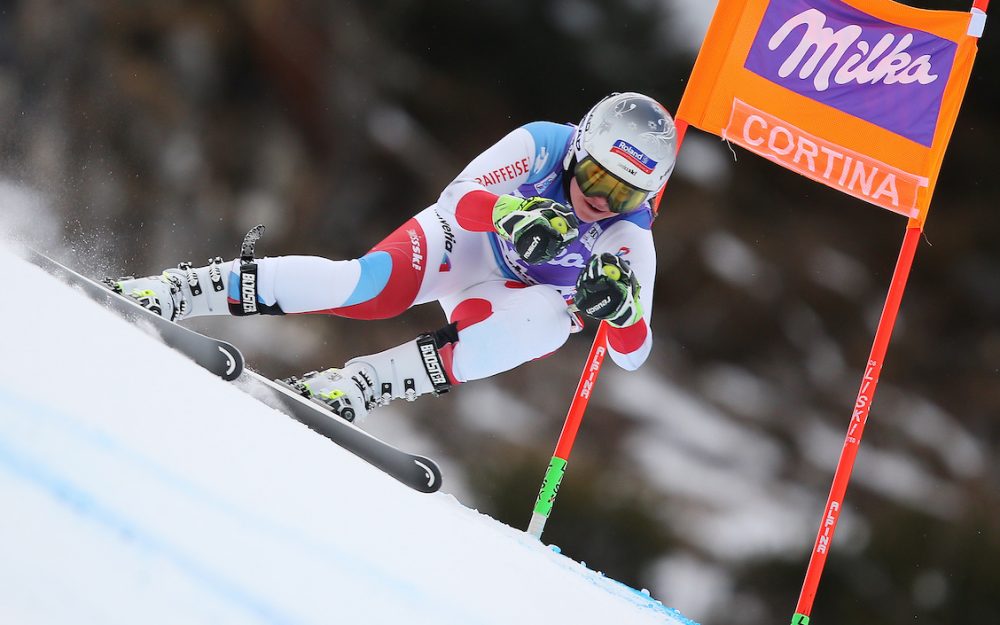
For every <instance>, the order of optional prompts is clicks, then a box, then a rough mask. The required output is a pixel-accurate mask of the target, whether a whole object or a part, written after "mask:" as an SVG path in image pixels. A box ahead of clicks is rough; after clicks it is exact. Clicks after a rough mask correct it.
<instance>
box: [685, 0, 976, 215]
mask: <svg viewBox="0 0 1000 625" xmlns="http://www.w3.org/2000/svg"><path fill="white" fill-rule="evenodd" d="M982 17H984V16H981V15H978V14H976V13H971V14H970V13H962V12H956V11H927V10H922V9H914V8H912V7H908V6H904V5H901V4H897V3H895V2H892V1H891V0H720V2H719V5H718V7H717V8H716V11H715V16H714V17H713V19H712V23H711V26H710V27H709V30H708V34H707V35H706V38H705V42H704V43H703V44H702V49H701V52H700V53H699V55H698V60H697V61H696V63H695V66H694V70H693V72H692V74H691V79H690V81H689V83H688V87H687V89H686V90H685V92H684V97H683V99H682V100H681V104H680V107H679V108H678V111H677V117H678V118H679V119H682V120H684V121H686V122H688V123H689V124H691V125H693V126H696V127H698V128H701V129H702V130H705V131H708V132H711V133H713V134H717V135H719V136H721V137H723V138H725V139H726V140H728V141H731V142H733V143H737V144H739V145H741V146H742V147H744V148H746V149H747V150H750V151H751V152H754V153H756V154H759V155H761V156H763V157H765V158H767V159H769V160H772V161H774V162H776V163H778V164H780V165H782V166H783V167H786V168H788V169H791V170H792V171H795V172H797V173H799V174H802V175H804V176H807V177H809V178H811V179H813V180H815V181H817V182H821V183H823V184H826V185H828V186H830V187H833V188H835V189H838V190H840V191H843V192H844V193H848V194H849V195H852V196H854V197H856V198H859V199H861V200H864V201H866V202H870V203H872V204H875V205H876V206H881V207H882V208H886V209H888V210H891V211H894V212H897V213H899V214H901V215H905V216H907V217H910V218H913V219H917V220H918V221H919V222H920V225H922V224H923V221H924V220H925V219H926V217H927V209H928V206H929V204H930V200H931V195H932V194H933V191H934V186H935V183H936V181H937V175H938V172H939V171H940V168H941V162H942V160H943V159H944V152H945V150H946V148H947V145H948V141H949V139H950V138H951V132H952V129H953V128H954V125H955V119H956V117H957V115H958V110H959V107H960V106H961V103H962V98H963V96H964V95H965V88H966V85H967V84H968V80H969V74H970V73H971V71H972V64H973V61H974V60H975V56H976V42H977V38H978V35H979V34H980V33H981V26H982V20H981V19H980V18H982Z"/></svg>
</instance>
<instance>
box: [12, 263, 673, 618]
mask: <svg viewBox="0 0 1000 625" xmlns="http://www.w3.org/2000/svg"><path fill="white" fill-rule="evenodd" d="M0 262H3V263H4V266H6V267H9V268H10V271H9V272H8V279H9V280H10V281H11V284H10V285H9V286H10V288H12V289H14V290H15V291H16V292H17V293H18V294H19V296H18V300H17V304H16V305H12V303H11V302H10V300H8V301H7V302H5V303H4V304H3V305H2V307H0V354H2V356H0V501H2V502H4V503H3V504H2V507H3V511H2V514H0V622H4V623H18V624H19V625H21V624H24V625H28V624H31V625H36V624H37V625H47V624H55V623H59V624H62V623H67V622H73V623H100V624H102V625H105V624H114V623H123V624H124V623H136V622H142V623H144V624H153V623H185V624H197V623H213V624H215V623H240V624H243V623H282V624H289V625H300V624H301V625H308V624H313V623H317V624H318V623H331V622H336V623H376V624H381V623H387V624H388V623H393V624H395V623H400V622H406V623H409V624H419V623H427V624H431V623H433V624H435V625H450V624H452V623H454V624H456V625H457V624H459V623H461V624H462V625H470V624H471V625H476V624H483V625H492V624H494V623H495V624H500V623H511V622H525V623H536V622H537V623H541V622H548V621H554V620H556V619H558V620H560V621H566V622H573V623H576V624H585V623H607V622H615V623H622V624H626V625H627V624H633V623H634V624H635V625H644V624H646V623H650V624H651V623H658V624H662V623H683V624H685V625H690V624H691V621H688V620H687V619H685V618H683V617H682V616H681V615H680V614H678V613H676V612H675V611H674V610H671V609H670V608H667V607H664V606H663V605H662V604H660V603H659V602H658V601H656V600H654V599H652V598H651V597H649V596H648V595H645V594H643V593H639V592H637V591H635V590H634V589H631V588H628V587H627V586H624V585H622V584H619V583H618V582H615V581H614V580H610V579H607V578H605V577H604V576H603V575H601V574H600V573H597V572H595V571H591V570H588V569H587V568H586V567H585V566H583V565H581V564H579V563H576V562H573V561H572V560H570V559H568V558H566V557H564V556H562V555H560V554H557V553H555V552H554V551H553V550H551V549H549V548H547V547H545V546H544V545H541V544H539V543H538V542H537V541H535V540H534V539H532V538H530V537H528V536H527V535H526V534H524V533H522V532H520V531H518V530H515V529H513V528H509V527H506V526H504V525H502V524H500V523H498V522H496V521H494V520H493V519H490V518H489V517H486V516H484V515H481V514H479V513H478V512H475V511H473V510H469V509H467V508H465V507H463V506H461V505H460V504H459V503H458V502H457V501H456V500H455V499H454V497H452V496H450V495H447V494H443V493H438V494H436V495H431V496H428V495H423V494H419V493H415V492H413V491H410V490H409V489H407V488H405V487H403V486H401V485H399V484H398V483H396V482H395V481H394V480H392V479H391V478H388V477H387V476H385V475H383V474H382V473H380V472H378V471H377V470H374V469H372V468H370V467H368V465H366V464H364V463H363V462H361V461H360V460H358V459H356V458H354V457H353V456H351V455H350V454H347V453H346V452H343V451H342V450H339V449H338V448H336V447H335V446H333V445H332V444H331V443H329V442H328V441H326V440H325V439H322V438H321V437H319V436H317V435H315V434H314V433H312V432H310V431H309V430H307V429H305V428H304V427H302V426H300V425H299V424H297V423H295V422H293V421H292V420H290V419H288V418H286V417H284V416H282V415H280V414H278V413H276V412H275V411H273V410H271V409H270V408H267V407H266V406H264V405H262V404H260V403H258V402H256V401H255V400H253V399H252V398H250V397H248V396H247V395H245V394H244V393H242V392H240V391H239V390H238V389H236V388H235V387H232V386H231V385H228V384H226V383H224V382H221V381H219V380H217V379H215V378H213V377H212V376H210V375H208V374H206V373H205V372H203V371H201V370H200V369H198V368H197V367H196V366H195V365H193V364H191V363H190V362H188V361H186V360H185V359H183V358H182V357H181V356H179V355H178V354H175V353H173V352H172V351H170V350H169V349H167V348H165V347H163V346H162V345H160V344H158V343H157V342H155V341H152V340H150V339H149V338H148V337H146V336H144V335H143V334H142V332H141V331H140V330H139V329H137V328H136V327H135V326H132V325H130V324H128V323H127V322H124V321H122V320H120V319H118V318H117V317H114V316H113V315H112V314H110V313H108V312H107V311H104V310H102V309H101V308H100V307H98V306H97V305H96V304H93V303H92V302H90V300H88V299H86V298H85V296H83V295H82V294H79V293H75V292H73V291H72V289H70V288H69V287H66V286H64V285H62V284H61V283H59V282H57V281H56V280H54V279H53V278H51V277H49V276H48V275H47V274H45V273H44V272H42V271H40V270H38V269H37V268H34V267H32V266H30V265H29V264H27V263H26V262H24V261H22V260H20V259H18V258H16V257H14V256H13V255H12V254H10V252H9V251H7V250H5V249H3V248H0ZM53 365H55V366H53ZM447 479H448V478H447V475H446V476H445V489H446V490H447ZM531 503H532V502H525V505H526V507H528V506H530V505H531ZM527 512H528V510H527V509H526V514H527Z"/></svg>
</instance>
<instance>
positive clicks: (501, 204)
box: [493, 195, 580, 265]
mask: <svg viewBox="0 0 1000 625" xmlns="http://www.w3.org/2000/svg"><path fill="white" fill-rule="evenodd" d="M579 225H580V222H579V221H578V220H577V218H576V215H574V214H573V211H572V210H570V209H568V208H566V207H565V206H563V205H562V204H558V203H556V202H553V201H552V200H549V199H546V198H541V197H534V198H528V199H524V198H519V197H514V196H512V195H501V196H500V197H498V198H497V201H496V204H494V205H493V226H494V227H495V228H496V231H497V233H498V234H499V235H500V236H502V237H503V238H505V239H507V240H508V241H512V242H513V243H514V248H515V249H517V253H518V254H519V255H520V256H521V258H523V259H524V260H525V261H526V262H528V263H530V264H532V265H537V264H539V263H544V262H548V261H550V260H552V259H553V258H555V257H556V256H558V255H559V253H560V252H562V251H563V250H564V249H566V246H567V245H569V244H570V243H572V242H573V240H575V239H576V237H577V236H579V230H578V229H577V227H578V226H579Z"/></svg>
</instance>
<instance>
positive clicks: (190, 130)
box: [0, 0, 1000, 625]
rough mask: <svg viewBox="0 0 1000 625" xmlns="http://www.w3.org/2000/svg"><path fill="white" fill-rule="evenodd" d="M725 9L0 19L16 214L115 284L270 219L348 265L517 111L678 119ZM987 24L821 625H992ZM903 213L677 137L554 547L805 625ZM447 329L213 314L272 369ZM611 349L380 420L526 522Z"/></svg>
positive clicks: (519, 118) (665, 596) (423, 8)
mask: <svg viewBox="0 0 1000 625" xmlns="http://www.w3.org/2000/svg"><path fill="white" fill-rule="evenodd" d="M907 4H912V5H916V6H920V7H923V8H948V9H958V10H967V9H968V8H969V5H970V2H969V1H968V0H964V1H962V2H957V1H956V2H947V1H936V0H919V1H912V2H907ZM714 5H715V3H714V2H709V1H706V0H614V1H612V0H538V1H536V2H496V1H487V0H466V1H459V0H440V1H437V2H412V1H405V0H386V1H382V2H362V1H360V0H358V1H345V0H335V1H319V0H315V1H306V0H295V1H289V0H284V1H279V0H247V1H245V2H239V1H236V0H232V1H205V0H199V1H181V0H158V1H156V2H151V1H138V0H133V1H131V2H111V1H101V0H94V1H90V2H82V1H78V0H33V1H30V2H14V3H5V4H4V6H3V8H0V119H2V120H3V124H2V126H0V146H2V150H0V159H2V161H0V176H2V179H0V213H2V217H0V227H2V228H3V229H5V230H7V231H14V232H15V233H16V235H17V236H20V237H21V238H23V239H25V240H28V241H30V242H34V243H36V244H44V245H45V246H47V247H48V249H49V250H51V251H53V252H54V253H56V254H57V255H58V256H60V257H61V258H64V259H67V260H70V261H73V262H76V263H79V264H80V265H81V266H82V267H84V268H85V269H86V271H88V272H89V273H91V274H92V275H97V276H104V275H111V276H117V275H126V274H137V275H148V274H151V273H157V272H159V271H160V270H161V269H162V268H164V267H166V266H171V265H176V264H177V262H179V261H185V260H191V261H194V262H195V263H198V264H203V261H205V260H206V259H208V258H209V257H214V256H216V255H221V256H226V257H232V256H235V255H236V253H237V250H238V245H239V242H240V240H241V239H242V236H243V234H244V232H245V231H246V230H247V229H248V228H249V227H251V226H253V225H254V224H257V223H265V224H267V226H268V231H267V234H266V235H265V238H264V239H263V240H262V241H261V243H260V244H259V245H258V252H259V253H261V254H266V255H272V256H273V255H281V254H293V253H295V254H317V255H322V256H327V257H331V258H352V257H357V256H359V255H361V254H363V253H364V252H366V251H367V250H368V249H369V248H370V247H371V246H372V245H374V244H375V243H376V242H378V241H379V240H380V239H381V238H382V237H383V236H385V235H386V234H388V233H389V232H390V231H391V230H393V229H395V228H396V227H397V226H398V225H399V224H400V223H402V222H403V221H405V220H406V219H407V218H408V217H410V216H411V215H413V214H415V213H416V212H417V211H419V210H420V209H422V208H424V207H425V206H427V205H429V204H431V203H433V202H434V201H435V200H436V198H437V195H438V193H439V192H440V191H441V189H442V188H443V187H444V186H445V185H446V184H447V183H448V182H449V181H450V180H451V179H452V178H453V177H454V176H455V175H456V174H457V173H458V172H459V171H460V170H461V169H462V168H463V167H464V165H465V164H466V163H467V162H468V161H469V160H471V159H472V158H473V157H475V156H476V155H477V154H478V153H479V152H480V151H482V150H483V149H485V148H486V147H488V146H489V145H491V144H492V143H493V142H495V141H496V140H498V139H499V138H500V137H502V136H503V135H505V134H506V133H507V132H509V131H510V130H511V129H513V128H514V127H516V126H519V125H521V124H524V123H526V122H529V121H533V120H539V119H543V120H551V121H556V122H575V121H577V120H578V119H579V118H580V117H582V115H583V114H584V113H585V112H586V111H587V109H588V108H589V107H590V106H591V105H592V104H593V103H594V102H596V101H597V100H598V99H599V98H600V97H602V96H604V95H606V94H607V93H609V92H611V91H615V90H618V91H625V90H636V91H641V92H645V93H647V94H650V95H652V96H654V97H656V98H657V99H659V100H660V101H661V102H663V103H664V104H665V105H666V106H667V107H668V108H669V109H671V110H674V109H676V106H677V103H678V102H679V101H680V97H681V94H682V92H683V90H684V86H685V81H686V78H687V76H688V74H689V73H690V70H691V67H692V64H693V61H694V58H695V55H696V53H697V49H698V47H699V45H700V42H701V39H702V37H703V35H704V32H705V30H706V28H707V26H708V21H709V19H710V18H711V14H712V12H713V10H714ZM995 31H996V28H995V27H994V28H990V27H989V26H988V27H987V31H986V35H985V37H984V39H983V40H982V42H981V46H980V54H979V59H978V62H977V65H976V70H975V72H974V74H973V77H972V81H971V84H970V86H969V91H968V95H967V97H966V100H965V105H964V108H963V110H962V113H961V115H960V117H959V121H958V125H957V127H956V129H955V133H954V138H953V140H952V143H951V148H950V151H949V154H948V157H947V158H946V160H945V163H944V167H943V170H942V173H941V177H940V180H939V184H938V188H937V191H936V195H935V201H934V204H933V206H932V209H931V215H930V219H929V221H928V225H927V229H926V236H925V237H924V240H923V241H922V243H921V246H920V249H919V250H918V254H917V257H916V263H915V266H914V269H913V272H912V275H911V278H910V282H909V287H908V290H907V293H906V297H905V299H904V301H903V307H902V312H901V316H900V319H899V322H898V324H897V327H896V330H895V334H894V338H893V343H892V346H891V348H890V350H889V356H888V359H887V363H886V366H885V368H884V370H883V374H882V381H881V384H880V386H879V391H878V395H877V397H876V399H875V403H874V408H873V410H872V413H871V417H870V419H869V421H868V427H867V430H866V436H865V439H864V442H863V444H862V445H861V451H860V455H859V458H858V462H857V465H856V468H855V474H854V478H853V481H852V483H851V487H850V489H849V491H848V496H847V501H846V506H845V510H844V513H843V515H842V517H841V522H840V525H839V526H838V532H837V536H836V540H835V541H834V544H833V548H832V552H831V556H830V558H829V561H828V563H827V567H826V571H825V574H824V578H823V581H822V583H821V586H820V590H819V594H818V597H817V601H816V605H815V608H814V610H813V618H814V621H815V622H816V623H828V624H832V623H852V624H867V623H881V624H902V623H913V622H919V623H933V624H945V623H954V622H976V623H998V622H1000V602H998V601H997V600H996V591H997V589H998V588H1000V566H997V560H998V559H1000V514H998V512H1000V488H998V486H997V484H998V481H1000V465H998V463H997V461H996V460H995V458H996V456H997V453H998V452H1000V421H998V419H997V417H998V416H1000V326H998V324H997V323H996V321H995V320H996V318H997V317H998V315H1000V283H998V280H1000V277H998V276H1000V252H998V250H997V244H996V240H997V237H998V234H1000V227H998V220H997V219H996V209H997V206H998V205H1000V183H998V179H1000V177H998V176H997V175H996V174H991V173H990V171H989V167H990V164H989V163H990V162H991V158H990V154H991V150H992V149H994V148H995V147H996V145H997V142H998V140H1000V116H998V113H997V111H1000V83H998V81H997V80H996V78H990V76H995V71H996V68H997V67H998V64H1000V47H998V46H1000V33H998V32H995ZM905 226H906V222H905V219H903V218H901V217H898V216H896V215H894V214H892V213H889V212H887V211H883V210H880V209H878V208H875V207H873V206H870V205H867V204H863V203H861V202H860V201H857V200H854V199H852V198H849V197H847V196H845V195H841V194H838V193H836V192H834V191H832V190H828V189H826V188H825V187H822V186H820V185H819V184H817V183H814V182H811V181H809V180H806V179H805V178H801V177H798V176H796V175H795V174H792V173H790V172H787V171H785V170H783V169H781V168H779V167H778V166H776V165H773V164H771V163H769V162H766V161H765V160H763V159H760V158H758V157H755V156H753V155H750V154H748V153H746V152H744V151H742V150H740V149H739V148H736V149H735V150H731V149H730V148H729V146H727V145H726V144H725V143H723V142H721V141H720V140H718V139H717V138H715V137H712V136H709V135H706V134H703V133H700V132H697V131H692V132H690V133H688V138H687V139H686V141H685V144H684V149H683V151H682V153H681V156H680V159H679V163H678V167H677V171H676V173H675V175H674V176H673V178H672V180H671V182H670V184H669V185H668V188H667V191H666V195H665V197H664V200H663V203H662V205H661V211H660V217H659V218H658V220H657V222H656V224H655V226H654V235H655V237H656V241H657V250H658V264H659V267H658V277H657V284H656V294H655V297H656V316H655V317H654V319H653V320H652V327H653V329H654V332H655V333H656V343H655V345H654V350H653V353H652V356H651V357H650V360H649V361H648V363H647V364H646V365H645V366H644V367H643V368H642V369H640V370H639V371H637V372H635V373H631V374H629V373H626V372H623V371H621V370H618V369H617V368H616V367H615V366H614V365H613V364H612V363H611V362H610V361H608V363H607V365H606V366H605V369H604V371H603V373H602V376H601V379H600V381H599V383H598V386H597V389H596V391H595V395H594V400H593V401H592V402H591V404H590V408H589V411H588V413H587V415H586V417H585V419H584V423H583V428H582V431H581V433H580V436H579V438H578V440H577V446H576V449H575V450H574V454H573V457H572V461H571V462H570V465H569V471H568V473H567V477H566V479H565V481H564V482H563V485H562V488H561V491H560V496H559V499H558V500H557V504H556V507H555V511H554V513H553V516H552V517H551V519H550V521H549V523H548V525H547V527H546V532H545V536H544V538H545V541H546V542H548V543H554V544H556V545H558V546H559V547H561V548H562V550H563V552H564V553H565V554H566V555H568V556H570V557H572V558H574V559H576V560H582V561H585V562H586V563H587V565H588V566H590V567H591V568H594V569H597V570H601V571H603V572H605V573H606V574H607V575H609V576H611V577H614V578H615V579H618V580H621V581H623V582H625V583H628V584H629V585H632V586H634V587H636V588H647V589H649V590H650V591H651V592H652V594H653V596H654V597H656V598H657V599H659V600H661V601H663V602H664V603H665V604H667V605H670V606H673V607H676V608H678V609H680V610H681V611H682V612H683V613H684V614H686V615H687V616H689V617H690V618H692V619H694V620H696V621H699V622H701V623H702V624H703V625H712V624H717V623H718V624H722V623H725V624H727V625H763V624H764V623H775V622H787V619H788V618H790V616H791V614H792V612H793V609H794V606H795V601H796V598H797V596H798V592H799V589H800V586H801V583H802V578H803V575H804V573H805V568H806V563H807V561H808V556H809V552H810V549H811V547H812V543H813V540H814V538H815V533H816V529H817V527H818V524H819V517H820V515H821V513H822V510H823V504H824V502H825V500H826V496H827V493H828V491H829V486H830V481H831V478H832V474H833V468H834V466H835V464H836V460H837V457H838V455H839V453H840V449H841V444H842V442H843V437H844V432H845V431H846V428H847V424H848V422H849V420H850V416H851V410H852V406H853V403H854V398H855V395H856V394H857V389H858V383H859V381H860V378H861V375H862V372H863V369H864V365H865V362H866V360H867V357H868V352H869V349H870V346H871V341H872V337H873V336H874V332H875V325H876V322H877V320H878V316H879V313H880V312H881V307H882V303H883V301H884V297H885V292H886V289H887V287H888V284H889V279H890V276H891V273H892V270H893V267H894V264H895V260H896V255H897V253H898V250H899V244H900V242H901V241H902V236H903V232H904V228H905ZM53 234H54V236H50V235H53ZM45 236H50V238H48V239H44V237H45ZM43 241H44V243H43ZM4 299H5V302H4V304H3V305H2V306H11V305H16V299H15V298H14V296H13V295H11V294H8V295H7V296H6V297H5V298H4ZM2 306H0V319H2V315H3V313H2ZM443 323H444V318H443V315H442V313H441V312H440V309H439V308H437V306H436V305H433V304H431V305H425V306H422V307H419V308H416V309H413V310H411V311H409V312H407V313H406V314H404V315H403V316H401V317H399V318H397V319H393V320H388V321H377V322H361V321H351V320H343V319H337V318H331V317H312V316H308V317H294V318H293V317H286V318H260V319H240V320H235V319H213V320H210V322H199V323H198V326H197V327H198V328H200V329H203V330H206V331H209V332H212V333H214V334H216V335H219V336H221V337H223V338H227V339H229V340H233V341H235V342H237V343H238V344H239V345H240V346H241V347H242V348H243V349H244V351H245V353H246V355H247V358H248V360H249V362H250V363H251V364H252V366H253V367H254V368H256V369H258V370H259V371H261V372H263V373H265V374H266V375H269V376H272V377H277V376H286V375H290V374H293V373H301V372H303V371H308V370H310V369H314V368H317V367H321V366H335V365H339V364H341V363H342V362H343V361H344V360H346V359H348V358H350V357H352V356H354V355H357V354H362V353H371V352H373V351H379V350H382V349H386V348H388V347H391V346H394V345H396V344H398V343H400V342H403V341H405V340H409V339H411V338H412V337H414V336H415V335H416V334H418V333H420V332H424V331H427V330H432V329H436V328H438V327H440V326H441V325H443ZM593 332H594V327H589V328H588V329H587V331H586V332H585V333H583V334H582V335H576V336H574V337H573V338H571V340H570V342H569V343H568V344H567V345H566V346H565V347H564V348H563V349H562V350H561V351H559V352H558V353H557V354H555V355H553V356H551V357H549V358H547V359H544V360H542V361H538V362H533V363H529V364H527V365H525V366H523V367H521V368H519V369H517V370H515V371H512V372H510V373H508V374H505V375H501V376H497V377H496V378H495V379H491V380H487V381H482V382H477V383H474V384H469V385H466V386H464V387H462V388H459V389H457V390H455V391H454V392H452V393H449V394H448V395H445V396H442V397H440V398H437V399H432V398H428V399H423V400H421V401H419V402H417V403H414V404H408V405H407V404H404V405H400V404H398V403H397V404H394V405H393V406H391V407H389V408H387V409H384V410H383V411H380V412H378V413H376V414H375V415H373V417H372V419H371V420H370V421H369V424H370V427H371V428H372V429H373V430H375V431H376V432H378V433H380V434H383V435H384V436H386V437H388V438H390V440H393V441H394V442H397V443H400V444H401V445H402V446H404V447H405V446H409V447H412V448H414V449H416V450H419V451H422V452H425V453H430V454H434V455H436V456H437V457H439V458H440V459H441V460H442V464H443V465H444V466H445V468H446V486H445V490H446V491H448V492H450V493H451V494H452V495H454V496H455V497H456V498H458V499H459V500H460V501H461V502H462V503H463V504H465V505H467V506H469V507H472V508H476V509H479V510H480V511H482V512H483V513H485V514H489V515H490V516H493V517H495V518H496V519H498V520H500V521H502V522H504V523H507V524H509V525H512V526H514V527H518V528H522V529H523V528H525V527H526V526H527V521H528V518H529V516H530V512H531V508H532V506H533V504H534V500H535V496H536V494H537V491H538V487H539V484H540V482H541V478H542V476H543V474H544V470H545V468H546V465H547V463H548V460H549V458H550V457H551V455H552V450H553V448H554V445H555V442H556V439H557V437H558V434H559V431H560V428H561V426H562V422H563V418H564V416H565V412H566V409H567V407H568V406H569V402H570V399H571V396H572V394H573V391H574V388H575V385H576V382H577V380H578V379H579V375H580V370H581V368H582V366H583V363H584V360H585V358H586V354H587V351H588V349H589V347H590V343H591V341H592V338H593ZM136 357H137V358H139V357H141V354H136ZM157 387H161V385H160V384H159V383H157ZM210 418H211V417H210V415H206V419H210ZM233 444H239V441H238V440H234V443H233ZM261 461H262V462H266V461H267V459H266V458H262V459H261ZM330 479H331V480H334V479H340V478H338V477H337V476H330ZM263 496H266V493H264V494H263ZM319 496H322V493H320V494H319ZM349 509H350V508H349V502H345V506H344V510H345V514H349V513H350V512H349ZM469 549H472V550H474V549H475V545H469ZM335 592H336V589H333V588H331V593H332V594H333V593H335ZM484 609H487V608H485V607H484Z"/></svg>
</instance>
